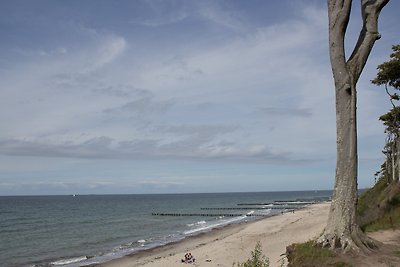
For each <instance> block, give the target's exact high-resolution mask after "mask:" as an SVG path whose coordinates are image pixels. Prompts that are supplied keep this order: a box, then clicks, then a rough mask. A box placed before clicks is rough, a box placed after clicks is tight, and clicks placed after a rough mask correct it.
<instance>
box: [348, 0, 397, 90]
mask: <svg viewBox="0 0 400 267" xmlns="http://www.w3.org/2000/svg"><path fill="white" fill-rule="evenodd" d="M388 2H389V0H361V12H362V19H363V27H362V29H361V32H360V35H359V37H358V41H357V44H356V46H355V48H354V50H353V53H352V54H351V56H350V58H349V60H348V61H347V62H348V66H349V70H350V72H351V74H352V76H353V79H354V81H355V82H357V81H358V79H359V77H360V75H361V72H362V70H363V69H364V66H365V64H366V63H367V59H368V56H369V54H370V53H371V50H372V47H373V46H374V43H375V41H376V40H379V39H380V38H381V36H380V34H379V32H378V17H379V14H380V12H381V10H382V8H383V7H384V6H385V5H386V4H387V3H388Z"/></svg>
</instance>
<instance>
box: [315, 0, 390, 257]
mask: <svg viewBox="0 0 400 267" xmlns="http://www.w3.org/2000/svg"><path fill="white" fill-rule="evenodd" d="M388 2H389V0H361V11H362V16H363V28H362V30H361V32H360V35H359V38H358V41H357V44H356V46H355V48H354V50H353V53H352V54H351V56H350V58H349V59H348V60H347V61H346V57H345V49H344V38H345V34H346V30H347V26H348V22H349V19H350V12H351V4H352V1H351V0H328V15H329V55H330V61H331V66H332V73H333V78H334V81H335V93H336V127H337V137H336V138H337V162H336V176H335V188H334V192H333V196H332V204H331V208H330V212H329V219H328V224H327V226H326V228H325V231H324V233H323V234H322V236H321V237H320V238H319V239H318V240H317V243H320V244H321V245H322V246H324V247H328V246H329V247H330V248H332V249H333V248H341V249H342V250H343V251H345V252H346V251H350V250H360V249H363V250H364V249H368V248H369V247H372V246H373V243H372V241H371V240H370V239H369V238H367V236H366V235H365V234H364V233H363V232H362V231H361V229H360V227H359V225H358V223H357V216H356V207H357V198H358V195H357V162H358V159H357V121H356V118H357V116H356V114H357V113H356V103H357V96H356V93H357V91H356V84H357V81H358V79H359V77H360V75H361V72H362V70H363V68H364V66H365V64H366V62H367V59H368V56H369V54H370V52H371V50H372V47H373V45H374V43H375V41H376V40H377V39H379V38H380V35H379V34H378V31H377V22H378V17H379V13H380V11H381V9H382V8H383V7H384V6H385V5H386V4H387V3H388Z"/></svg>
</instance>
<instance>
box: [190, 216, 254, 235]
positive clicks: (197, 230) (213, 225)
mask: <svg viewBox="0 0 400 267" xmlns="http://www.w3.org/2000/svg"><path fill="white" fill-rule="evenodd" d="M245 219H247V216H246V215H242V216H238V217H234V218H231V219H223V218H220V219H219V221H218V222H216V223H210V222H209V223H206V222H205V221H202V222H204V223H202V225H203V226H201V227H198V228H194V229H191V230H188V231H184V232H183V233H184V234H185V235H193V234H198V233H201V232H207V231H210V230H212V229H214V228H219V227H222V226H225V225H228V224H231V223H236V222H239V221H242V220H245Z"/></svg>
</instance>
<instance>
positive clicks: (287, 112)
mask: <svg viewBox="0 0 400 267" xmlns="http://www.w3.org/2000/svg"><path fill="white" fill-rule="evenodd" d="M255 113H262V114H265V115H271V116H291V117H292V116H293V117H310V116H311V115H312V111H311V109H310V108H297V109H296V108H290V107H289V108H284V107H283V108H276V107H266V108H259V109H258V110H257V111H256V112H255Z"/></svg>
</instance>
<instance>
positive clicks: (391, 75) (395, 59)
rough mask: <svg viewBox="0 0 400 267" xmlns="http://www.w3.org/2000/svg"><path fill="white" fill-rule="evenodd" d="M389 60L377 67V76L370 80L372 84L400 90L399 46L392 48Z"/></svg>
mask: <svg viewBox="0 0 400 267" xmlns="http://www.w3.org/2000/svg"><path fill="white" fill-rule="evenodd" d="M392 50H393V53H392V54H391V55H390V60H389V61H387V62H384V63H382V64H381V65H379V66H378V74H377V75H376V78H375V79H373V80H372V83H373V84H376V85H382V84H387V85H389V86H391V87H393V88H395V89H399V90H400V45H394V46H393V47H392Z"/></svg>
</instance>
